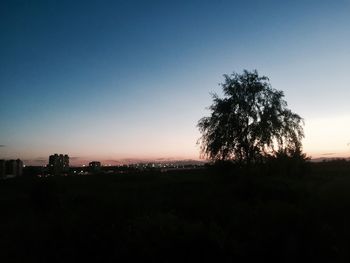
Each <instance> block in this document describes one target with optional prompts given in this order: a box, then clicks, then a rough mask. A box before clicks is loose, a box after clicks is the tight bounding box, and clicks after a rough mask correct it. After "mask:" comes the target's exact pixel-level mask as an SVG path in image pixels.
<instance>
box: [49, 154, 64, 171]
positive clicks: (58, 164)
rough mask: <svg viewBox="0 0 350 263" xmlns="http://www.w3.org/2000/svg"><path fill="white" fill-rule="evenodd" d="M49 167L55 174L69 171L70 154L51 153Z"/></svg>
mask: <svg viewBox="0 0 350 263" xmlns="http://www.w3.org/2000/svg"><path fill="white" fill-rule="evenodd" d="M48 168H49V172H50V173H51V174H53V175H61V174H64V173H67V172H68V171H69V156H68V155H67V154H65V155H63V154H57V153H55V154H53V155H50V157H49V164H48Z"/></svg>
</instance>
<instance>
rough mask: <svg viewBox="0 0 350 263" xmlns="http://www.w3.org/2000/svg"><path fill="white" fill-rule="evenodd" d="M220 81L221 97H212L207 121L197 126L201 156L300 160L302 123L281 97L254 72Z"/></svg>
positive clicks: (230, 76)
mask: <svg viewBox="0 0 350 263" xmlns="http://www.w3.org/2000/svg"><path fill="white" fill-rule="evenodd" d="M224 77H225V81H224V82H223V83H221V84H220V86H221V87H222V89H223V94H224V97H223V98H220V97H219V96H218V95H217V94H213V104H212V105H211V106H210V107H209V110H210V111H211V114H210V116H209V117H203V118H202V119H200V120H199V122H198V127H199V130H200V132H201V134H202V136H201V138H200V139H199V141H198V142H199V143H200V145H201V153H202V155H204V156H206V157H208V158H209V159H212V160H235V161H238V162H243V163H251V162H260V161H262V160H263V158H264V157H266V156H271V155H276V154H277V153H281V152H284V153H287V154H290V155H293V154H301V146H302V145H301V140H302V138H303V137H304V133H303V119H302V118H301V117H300V116H299V115H298V114H296V113H293V112H292V111H291V110H290V109H288V108H287V102H286V101H285V100H284V99H283V97H284V93H283V91H279V90H276V89H273V88H272V87H271V84H270V82H269V79H268V78H267V77H266V76H259V74H258V72H257V71H256V70H254V71H251V72H250V71H247V70H244V71H243V74H237V73H232V74H231V75H224Z"/></svg>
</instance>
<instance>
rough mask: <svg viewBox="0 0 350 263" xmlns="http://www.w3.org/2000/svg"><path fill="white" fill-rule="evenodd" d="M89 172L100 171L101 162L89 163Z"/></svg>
mask: <svg viewBox="0 0 350 263" xmlns="http://www.w3.org/2000/svg"><path fill="white" fill-rule="evenodd" d="M89 170H90V172H93V173H96V172H99V171H101V162H97V161H93V162H90V163H89Z"/></svg>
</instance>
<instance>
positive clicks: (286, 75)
mask: <svg viewBox="0 0 350 263" xmlns="http://www.w3.org/2000/svg"><path fill="white" fill-rule="evenodd" d="M0 32H1V34H0V40H1V41H0V98H1V103H0V159H1V158H6V159H7V158H21V159H23V160H25V162H26V164H45V163H47V161H48V156H49V155H50V154H53V153H64V154H69V155H70V156H71V157H73V158H72V159H71V162H72V163H73V164H78V163H84V162H86V161H90V160H100V161H102V162H105V163H111V162H112V163H113V161H117V160H124V159H159V158H171V159H198V158H199V147H198V146H197V145H196V141H197V139H198V138H199V137H200V134H199V131H198V129H197V127H196V124H197V122H198V120H199V119H200V118H201V117H203V116H205V115H208V114H209V111H208V110H206V107H207V106H209V105H210V104H211V102H212V99H211V96H210V93H211V92H217V93H218V94H221V90H220V86H219V85H218V84H219V83H220V82H222V81H223V80H224V79H223V77H222V75H223V74H225V73H231V72H233V71H235V72H238V73H241V72H242V70H243V69H248V70H253V69H257V70H258V72H259V73H260V74H262V75H266V76H268V77H269V78H270V81H271V85H272V87H273V88H275V89H278V90H283V91H284V92H285V99H286V100H287V102H288V105H289V108H290V109H291V110H292V111H294V112H296V113H298V114H299V115H300V116H302V117H303V118H304V120H305V127H304V128H305V139H304V140H303V145H304V151H305V152H306V153H307V154H308V155H310V156H312V157H314V158H317V157H347V156H350V144H349V143H350V81H349V78H350V1H349V0H338V1H337V0H333V1H331V0H329V1H320V0H319V1H311V0H310V1H305V0H303V1H268V0H267V1H258V0H257V1H225V0H222V1H220V0H216V1H203V0H202V1H130V0H129V1H71V0H70V1H24V0H23V1H0Z"/></svg>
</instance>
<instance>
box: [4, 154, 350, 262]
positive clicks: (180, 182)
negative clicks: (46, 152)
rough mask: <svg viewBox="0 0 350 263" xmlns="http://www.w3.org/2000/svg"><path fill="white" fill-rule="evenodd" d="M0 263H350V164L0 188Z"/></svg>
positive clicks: (27, 182)
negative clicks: (249, 261) (85, 262)
mask: <svg viewBox="0 0 350 263" xmlns="http://www.w3.org/2000/svg"><path fill="white" fill-rule="evenodd" d="M0 204H1V216H0V222H1V224H0V235H1V236H0V249H1V253H0V258H1V262H84V261H95V262H118V261H120V262H137V261H139V262H198V261H204V260H205V261H216V262H233V261H240V262H241V261H248V260H254V261H256V262H271V261H273V262H297V261H302V262H306V261H307V262H349V261H350V250H349V248H350V163H349V162H343V161H338V162H327V163H317V164H309V165H308V166H307V167H304V168H303V171H298V172H297V173H289V172H288V171H287V172H286V170H283V169H280V168H279V169H275V170H273V171H272V170H269V171H266V170H264V169H251V170H250V171H249V172H247V171H244V170H241V171H238V170H235V171H233V170H228V169H206V170H193V171H179V172H169V173H158V172H149V173H147V172H144V173H139V174H128V175H101V176H97V175H96V176H76V177H51V178H16V179H9V180H3V181H0Z"/></svg>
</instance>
